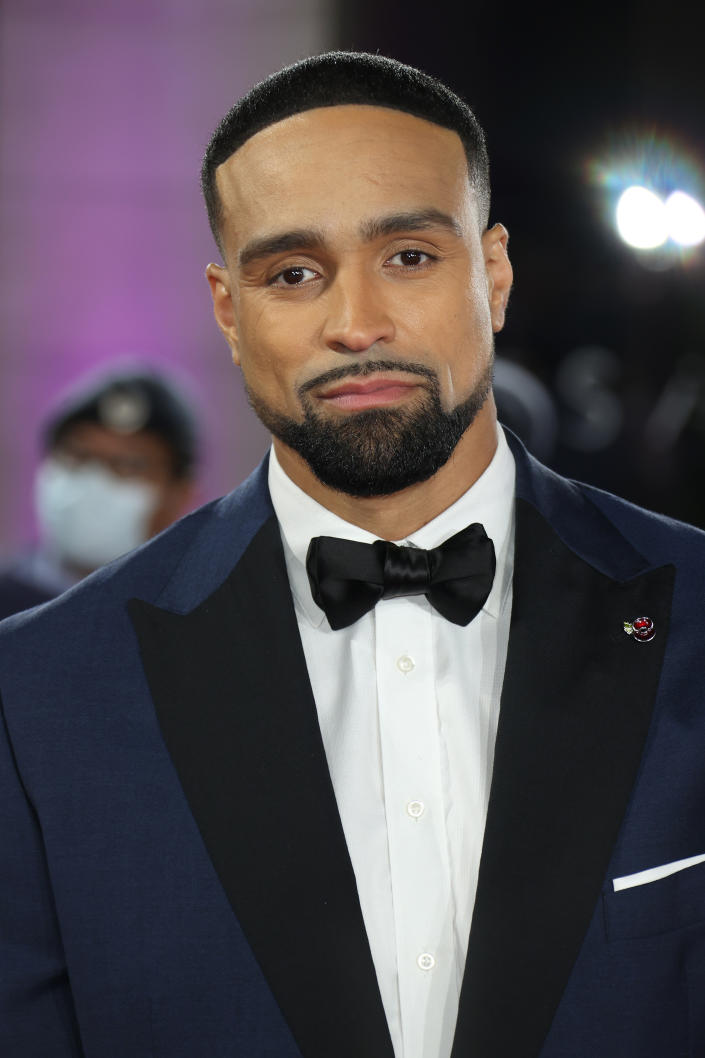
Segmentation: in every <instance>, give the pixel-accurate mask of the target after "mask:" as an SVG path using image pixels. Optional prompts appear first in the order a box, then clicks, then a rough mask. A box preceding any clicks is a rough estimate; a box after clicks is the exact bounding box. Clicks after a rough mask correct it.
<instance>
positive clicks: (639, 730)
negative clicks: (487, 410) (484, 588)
mask: <svg viewBox="0 0 705 1058" xmlns="http://www.w3.org/2000/svg"><path fill="white" fill-rule="evenodd" d="M600 517H601V516H600ZM603 528H604V527H603ZM596 529H597V526H596ZM617 535H618V534H615V541H614V546H615V547H617V546H618V545H619V540H622V538H619V540H618V539H617ZM516 539H517V544H516V561H515V575H514V602H513V609H512V623H511V634H510V640H509V653H508V658H507V665H506V671H505V680H504V687H503V692H502V702H501V712H500V720H499V729H498V734H497V744H496V751H495V761H494V770H493V778H492V789H491V795H490V804H489V811H488V817H487V825H486V830H485V840H484V845H483V852H482V860H481V864H480V874H479V882H478V890H477V898H476V903H475V911H474V916H473V922H472V929H471V933H470V942H469V948H468V959H467V964H466V970H465V977H464V981H463V988H462V993H461V1000H460V1011H459V1016H458V1025H457V1030H456V1036H455V1042H454V1047H453V1058H466V1056H474V1055H481V1056H482V1058H536V1056H537V1055H538V1054H539V1052H540V1050H541V1046H542V1044H543V1041H544V1039H545V1037H546V1035H547V1033H548V1031H549V1028H550V1025H551V1021H552V1019H553V1016H554V1013H555V1010H556V1008H557V1006H558V1003H559V1001H560V998H561V994H562V992H563V989H564V987H565V985H566V983H567V979H568V976H569V974H570V971H571V968H572V966H573V963H574V962H575V959H576V957H577V955H578V952H579V950H580V946H581V943H582V940H583V937H584V935H585V933H586V931H587V928H588V925H589V923H590V920H591V917H592V914H593V911H594V908H595V905H596V901H597V899H598V896H599V892H600V888H601V885H602V882H603V879H604V874H605V871H606V869H607V866H608V862H609V858H610V855H611V852H612V848H613V845H614V842H615V839H616V837H617V832H618V829H619V826H620V823H621V821H622V817H623V815H624V812H625V809H626V806H627V801H628V798H629V795H630V792H631V789H632V786H633V784H634V782H635V779H636V775H637V771H638V767H639V762H640V759H641V754H642V750H643V746H644V741H645V738H646V734H647V731H648V728H649V723H650V718H651V712H652V707H653V702H654V698H655V694H656V689H657V684H658V679H659V675H660V669H661V663H662V658H663V653H664V648H665V643H666V633H667V627H668V619H669V613H670V600H671V592H672V581H673V570H672V567H670V566H667V567H662V568H660V569H655V570H651V571H648V572H645V573H641V575H638V576H635V577H632V578H631V579H629V580H628V581H626V582H620V581H617V580H613V579H612V578H610V577H609V576H606V575H605V574H604V573H602V572H598V570H596V569H595V568H594V567H593V566H592V565H590V564H589V563H587V562H585V561H583V560H582V559H581V558H579V557H578V556H577V555H576V554H575V553H574V552H573V551H571V550H570V549H569V548H568V547H567V546H566V545H565V544H564V543H563V542H562V541H561V540H560V539H559V537H558V536H557V535H556V534H555V532H554V531H553V529H552V528H551V527H550V526H549V524H548V522H546V520H545V519H544V518H543V517H542V515H541V514H539V513H538V512H537V511H536V510H535V509H534V507H533V506H531V505H529V504H528V503H526V502H524V501H522V500H517V537H516ZM624 543H625V542H624V541H623V540H622V544H623V545H624ZM634 555H635V552H633V551H632V552H631V561H632V565H633V564H634ZM644 565H645V563H643V561H642V563H641V568H642V570H643V568H644ZM640 614H646V615H648V616H650V617H653V618H654V620H655V622H656V627H657V629H658V632H657V636H656V638H655V639H654V640H653V641H652V642H650V643H638V642H635V641H633V640H632V639H630V638H629V637H628V636H627V635H625V633H624V630H623V621H624V620H629V619H631V618H633V617H636V616H638V615H640Z"/></svg>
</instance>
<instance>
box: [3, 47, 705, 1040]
mask: <svg viewBox="0 0 705 1058" xmlns="http://www.w3.org/2000/svg"><path fill="white" fill-rule="evenodd" d="M204 188H205V192H206V200H207V203H208V206H209V212H210V216H211V220H212V224H213V227H214V232H215V234H216V238H217V239H218V241H219V243H220V245H221V248H222V254H223V264H222V265H210V266H209V268H208V279H209V282H210V285H211V290H212V294H213V301H214V307H215V315H216V319H217V321H218V324H219V326H220V328H221V330H222V331H223V333H224V335H225V337H226V340H227V341H228V343H229V345H230V348H231V350H232V353H233V357H234V359H235V361H236V363H238V364H239V365H240V367H241V369H242V372H243V377H244V379H245V383H246V386H247V389H248V392H249V395H250V400H251V403H252V405H253V407H254V408H255V410H256V411H257V413H258V414H259V416H260V417H261V418H262V420H263V421H264V422H265V423H266V424H267V425H268V426H269V427H270V429H271V431H272V433H273V435H274V445H273V449H272V451H271V453H270V456H269V459H268V461H265V463H264V464H263V465H262V466H261V467H260V468H259V469H258V470H257V471H255V473H254V475H253V476H252V477H251V478H250V479H249V480H248V481H247V482H246V483H245V484H244V485H243V486H242V488H241V489H239V490H237V491H236V492H235V493H233V494H232V495H231V496H229V497H227V498H226V499H224V500H222V501H219V502H217V503H215V504H211V505H209V506H208V507H206V508H203V509H202V510H200V511H198V512H196V513H195V514H193V515H192V516H190V517H188V518H186V519H184V520H182V521H181V522H180V523H178V524H177V525H176V526H175V527H174V528H172V529H171V530H169V532H167V533H166V534H165V535H164V536H163V537H162V538H161V539H160V540H159V541H158V542H155V543H152V544H150V545H147V546H146V547H145V548H142V549H141V550H140V551H138V552H137V553H136V554H135V555H134V556H131V557H130V558H128V559H125V560H121V561H120V562H118V563H117V564H116V565H113V566H111V567H108V569H106V570H104V571H102V572H100V573H98V574H96V575H95V576H94V577H93V578H89V580H87V581H86V582H85V583H84V584H83V585H82V586H81V587H80V588H79V589H77V590H76V591H75V592H74V593H73V594H72V595H71V596H69V597H66V598H65V599H64V600H62V601H59V602H57V603H54V604H52V605H50V606H49V607H48V608H45V609H44V610H43V612H42V613H41V614H39V615H37V616H35V617H34V618H26V617H25V618H14V619H12V621H11V622H10V623H8V624H7V625H6V626H5V628H4V634H3V636H2V648H1V649H2V665H1V668H0V692H1V694H2V701H3V707H4V715H5V721H6V725H7V736H8V744H7V747H6V750H5V752H6V753H7V755H8V763H7V766H6V770H5V772H4V774H5V776H6V777H5V778H4V780H3V790H2V797H1V798H0V804H2V811H3V819H4V820H5V822H6V828H7V836H4V841H3V847H4V848H5V849H6V850H9V855H8V856H7V857H6V860H5V864H4V867H3V872H4V877H3V879H2V886H3V888H2V892H3V894H5V896H4V904H3V915H4V920H5V921H4V922H3V936H4V938H5V944H6V954H5V955H4V960H5V964H4V974H3V980H4V981H5V982H6V983H5V985H4V986H3V987H4V996H3V1000H4V1004H5V1009H4V1016H3V1018H2V1019H0V1024H2V1029H0V1033H4V1037H2V1039H3V1043H4V1051H3V1053H5V1054H10V1055H12V1056H13V1058H14V1056H19V1055H22V1056H23V1058H26V1056H30V1055H42V1058H49V1056H51V1058H59V1056H61V1058H64V1056H67V1055H71V1056H75V1055H85V1056H89V1058H93V1056H95V1058H108V1056H110V1058H112V1056H116V1058H117V1056H118V1055H119V1056H121V1058H122V1056H125V1055H130V1056H131V1058H137V1056H142V1055H145V1056H147V1055H150V1056H157V1055H158V1056H166V1055H168V1056H169V1058H179V1056H186V1055H188V1056H195V1055H198V1056H206V1055H207V1056H208V1058H225V1056H235V1055H237V1056H240V1055H243V1056H244V1055H247V1056H248V1058H251V1056H258V1058H259V1056H265V1055H266V1056H272V1058H273V1056H276V1058H285V1056H292V1058H293V1056H305V1058H312V1056H314V1058H331V1056H333V1055H335V1056H336V1058H363V1056H364V1058H393V1056H396V1058H400V1056H402V1055H403V1056H404V1058H431V1056H432V1058H448V1056H449V1055H452V1058H461V1056H477V1058H499V1056H502V1058H509V1056H511V1058H519V1056H526V1058H529V1056H536V1055H541V1058H566V1056H567V1055H570V1056H571V1058H596V1056H598V1055H599V1056H600V1058H624V1056H626V1055H663V1054H686V1053H695V1052H696V1051H697V1049H698V1048H699V1047H700V1046H701V1045H702V1042H703V1039H705V1024H704V1019H705V1013H704V1011H703V1004H702V1002H701V996H702V994H703V985H705V947H704V946H703V935H702V925H701V924H700V923H701V920H702V917H703V916H702V907H703V899H702V893H703V886H705V834H704V833H703V827H702V822H701V820H702V811H701V808H700V806H701V804H702V793H703V790H702V786H703V782H704V781H705V779H704V776H705V772H704V770H703V768H702V764H701V758H702V749H701V747H702V745H703V730H702V727H703V717H702V710H701V709H699V706H700V690H699V688H700V685H701V678H702V672H701V669H702V665H703V662H702V660H701V655H702V651H701V650H698V647H699V645H700V643H701V640H702V635H701V633H700V630H699V617H698V615H699V612H700V600H701V599H702V597H703V588H704V587H705V585H704V584H703V579H704V577H703V568H704V564H703V554H704V550H703V538H702V535H701V534H700V533H698V532H697V531H695V530H691V529H689V528H687V527H684V526H680V525H674V524H672V523H669V522H668V521H666V520H664V519H661V518H658V517H656V516H654V515H650V514H647V513H645V512H642V511H638V510H636V509H635V508H633V507H631V506H629V505H628V504H626V503H624V502H622V501H620V500H618V499H615V498H614V497H611V496H608V495H606V494H603V493H600V492H598V491H596V490H594V489H590V488H586V487H583V486H579V485H575V484H573V483H570V482H567V481H565V480H563V479H561V478H559V477H557V476H556V475H554V474H552V473H551V472H549V471H547V470H545V469H544V468H542V467H541V466H539V465H538V464H537V463H535V462H534V461H533V460H531V459H530V458H529V457H528V456H527V454H526V453H525V451H524V450H523V449H522V448H521V446H520V445H519V444H517V443H515V442H514V441H513V440H511V439H510V441H509V443H508V442H507V439H506V438H505V436H504V434H503V433H502V432H501V431H499V430H498V428H497V426H496V422H495V415H494V405H493V401H492V396H491V391H490V375H491V365H492V333H493V331H496V330H499V328H500V327H501V326H502V320H503V313H504V308H505V304H506V300H507V296H508V292H509V287H510V283H511V269H510V266H509V262H508V258H507V253H506V244H507V235H506V232H505V230H504V228H502V227H501V226H500V225H494V226H492V227H489V228H488V227H487V209H488V187H487V166H486V155H485V150H484V141H483V138H482V133H481V131H480V130H479V128H478V126H477V123H476V122H475V120H474V118H473V116H472V115H471V114H470V112H469V111H468V109H467V107H466V106H465V105H464V104H463V103H462V102H461V101H460V100H458V99H457V98H456V97H455V96H454V95H453V94H452V93H450V92H448V90H447V89H445V88H444V87H443V86H442V85H439V84H438V83H437V82H435V81H433V80H432V79H430V78H428V77H426V76H425V75H424V74H422V73H419V72H418V71H414V70H411V69H409V68H407V67H404V66H400V65H399V64H397V63H394V62H392V61H391V60H387V59H385V58H382V57H379V56H366V55H355V54H344V53H342V54H336V53H334V54H329V55H323V56H318V57H316V58H314V59H311V60H307V61H305V62H303V63H300V64H297V65H295V66H294V67H291V68H288V69H286V70H284V71H282V72H280V73H278V74H275V75H274V76H273V77H272V78H271V79H269V80H267V81H265V82H264V83H263V84H262V85H259V86H257V87H256V88H255V89H253V90H252V92H251V93H249V94H248V96H247V97H245V99H244V100H243V101H241V102H240V103H239V104H237V105H236V106H235V108H234V109H233V110H232V111H231V112H230V113H229V115H228V116H227V117H226V118H225V119H224V121H223V122H222V123H221V125H220V126H219V128H218V130H217V131H216V133H215V135H214V137H213V139H212V141H211V144H210V146H209V149H208V152H207V154H206V160H205V164H204ZM479 523H483V524H479ZM483 526H484V527H483ZM441 545H442V546H441ZM674 570H675V590H674ZM375 603H376V605H375ZM669 622H670V626H669ZM39 657H41V664H37V662H36V659H37V658H39ZM78 658H81V659H85V660H82V661H81V662H79V661H78V660H77V659H78ZM695 861H698V862H695ZM644 871H649V872H652V873H647V874H646V875H645V874H643V873H642V872H644ZM615 880H616V881H615ZM8 894H9V900H8V896H7V895H8Z"/></svg>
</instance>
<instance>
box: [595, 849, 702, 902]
mask: <svg viewBox="0 0 705 1058" xmlns="http://www.w3.org/2000/svg"><path fill="white" fill-rule="evenodd" d="M696 863H705V853H704V854H703V855H702V856H689V857H688V859H687V860H674V861H673V862H672V863H662V864H661V866H660V867H649V868H648V870H646V871H637V873H636V874H625V875H623V876H622V877H621V878H613V879H612V885H613V886H614V891H615V893H618V892H619V890H620V889H632V888H633V887H634V886H635V885H648V883H649V882H657V881H658V880H659V878H668V876H669V874H676V873H677V872H678V871H684V870H685V869H686V868H687V867H694V866H695V864H696Z"/></svg>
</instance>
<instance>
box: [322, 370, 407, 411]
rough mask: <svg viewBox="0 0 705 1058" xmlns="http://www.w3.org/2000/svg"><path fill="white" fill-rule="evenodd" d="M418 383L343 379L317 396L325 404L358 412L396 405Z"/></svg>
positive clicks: (393, 380) (381, 379)
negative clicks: (386, 405)
mask: <svg viewBox="0 0 705 1058" xmlns="http://www.w3.org/2000/svg"><path fill="white" fill-rule="evenodd" d="M417 386H418V382H411V381H409V382H406V381H402V380H400V379H398V378H383V377H379V376H377V377H376V378H352V379H344V380H343V381H341V382H339V383H338V384H337V385H335V386H331V387H330V389H327V390H325V391H324V392H323V393H321V394H320V395H319V397H320V399H321V400H323V401H325V403H326V404H332V405H333V406H334V407H337V408H342V409H350V410H355V411H359V410H361V409H364V408H379V407H382V406H383V405H385V404H396V403H397V401H399V400H403V399H404V398H405V397H407V396H408V395H409V393H410V391H411V390H413V389H416V387H417Z"/></svg>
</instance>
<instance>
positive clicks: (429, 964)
mask: <svg viewBox="0 0 705 1058" xmlns="http://www.w3.org/2000/svg"><path fill="white" fill-rule="evenodd" d="M416 962H417V963H418V966H419V969H420V970H432V969H433V967H434V966H435V965H436V960H435V959H434V958H433V956H432V955H431V953H430V952H427V951H425V952H423V953H422V954H421V955H419V957H418V959H417V960H416Z"/></svg>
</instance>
